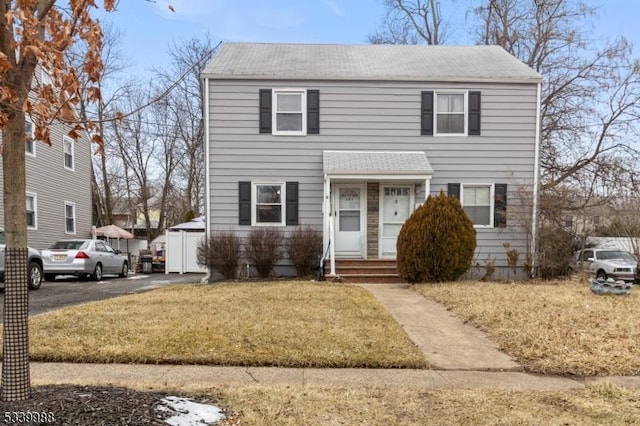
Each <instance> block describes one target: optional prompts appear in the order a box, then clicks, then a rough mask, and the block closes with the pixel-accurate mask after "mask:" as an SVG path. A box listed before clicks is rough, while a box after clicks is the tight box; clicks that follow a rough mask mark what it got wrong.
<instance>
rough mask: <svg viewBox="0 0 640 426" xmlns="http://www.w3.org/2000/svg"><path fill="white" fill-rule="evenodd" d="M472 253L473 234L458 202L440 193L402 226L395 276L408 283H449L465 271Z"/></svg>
mask: <svg viewBox="0 0 640 426" xmlns="http://www.w3.org/2000/svg"><path fill="white" fill-rule="evenodd" d="M475 249H476V231H475V229H474V228H473V223H472V222H471V219H469V217H468V216H467V214H466V213H465V212H464V210H463V209H462V205H460V201H458V199H456V198H454V197H449V196H447V195H445V194H444V193H442V192H440V194H439V195H438V196H436V197H434V196H429V198H427V201H425V203H424V204H423V205H422V206H420V207H419V208H418V209H416V211H414V212H413V214H412V215H411V216H410V217H409V219H407V221H406V222H405V223H404V225H403V226H402V229H401V230H400V235H399V236H398V243H397V261H398V273H399V274H400V276H401V277H402V278H403V279H404V280H406V281H409V282H411V283H416V282H443V281H453V280H456V279H458V278H459V277H460V276H461V275H462V274H464V273H465V272H466V271H467V270H469V268H470V267H471V262H472V260H473V253H474V251H475Z"/></svg>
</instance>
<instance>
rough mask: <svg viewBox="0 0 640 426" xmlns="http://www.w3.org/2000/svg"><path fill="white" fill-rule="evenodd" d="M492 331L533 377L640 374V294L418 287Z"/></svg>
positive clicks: (471, 285)
mask: <svg viewBox="0 0 640 426" xmlns="http://www.w3.org/2000/svg"><path fill="white" fill-rule="evenodd" d="M414 288H415V290H416V291H418V292H420V293H421V294H423V295H425V296H426V297H428V298H431V299H433V300H436V301H438V302H441V303H443V304H445V305H446V306H447V307H449V308H450V309H451V310H452V311H453V312H454V313H455V314H456V315H457V316H459V317H460V318H462V319H463V320H464V321H466V322H469V323H471V324H473V325H475V326H477V327H479V328H480V329H482V330H484V331H486V332H487V333H488V334H489V335H491V336H492V337H493V339H494V340H495V341H496V342H497V344H498V346H499V348H500V349H502V350H504V351H505V352H507V353H509V354H510V355H511V356H513V357H515V358H516V359H517V360H518V361H519V362H520V363H522V364H523V365H524V366H525V367H526V368H527V369H528V370H530V371H533V372H539V373H545V374H563V375H564V374H567V375H579V376H590V375H638V374H640V290H639V289H637V288H634V289H633V290H632V292H631V295H629V296H611V295H601V296H599V295H595V294H593V293H592V292H591V290H590V289H589V286H588V284H587V282H586V281H584V280H572V281H556V282H538V283H517V284H504V283H487V282H456V283H445V284H438V285H432V284H421V285H417V286H415V287H414Z"/></svg>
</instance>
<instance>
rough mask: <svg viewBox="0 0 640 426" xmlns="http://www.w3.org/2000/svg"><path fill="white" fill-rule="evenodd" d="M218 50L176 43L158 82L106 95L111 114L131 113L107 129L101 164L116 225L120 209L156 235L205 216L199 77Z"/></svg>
mask: <svg viewBox="0 0 640 426" xmlns="http://www.w3.org/2000/svg"><path fill="white" fill-rule="evenodd" d="M216 48H217V46H214V45H213V44H212V43H211V41H210V40H209V39H208V38H205V39H204V40H197V39H193V40H189V41H188V42H186V43H184V44H181V45H173V46H172V47H171V48H170V56H171V58H172V62H171V65H170V66H168V67H167V68H165V69H163V70H157V71H155V77H154V78H153V79H152V81H151V82H149V81H127V82H125V83H124V84H123V85H121V86H119V87H117V88H116V89H115V90H112V91H109V94H105V95H104V98H105V99H109V101H105V103H104V109H103V110H102V114H103V115H106V116H111V117H113V116H117V115H118V114H119V111H129V112H128V113H127V114H124V115H120V118H119V120H116V121H113V122H110V123H105V125H104V126H103V127H102V129H103V130H104V140H105V143H104V153H105V154H106V155H104V156H101V157H99V160H100V161H99V163H98V162H97V161H96V162H94V180H95V184H96V185H95V191H94V192H95V194H96V196H95V197H94V203H95V207H96V212H95V215H96V217H98V218H102V220H105V221H106V220H108V221H109V222H108V223H112V221H113V218H114V217H115V213H121V214H122V213H125V214H126V215H127V217H129V218H130V222H129V223H128V225H127V226H132V227H133V226H134V225H137V226H136V227H138V228H139V229H140V227H141V228H142V230H143V232H144V235H145V237H146V238H147V239H149V240H152V239H154V238H155V237H156V236H157V235H159V233H161V232H163V231H164V228H165V227H166V226H167V224H175V223H180V222H183V221H186V220H185V218H188V217H194V216H197V215H200V214H202V212H203V207H204V206H203V196H204V184H205V182H204V180H205V170H204V168H205V167H204V165H205V161H204V127H203V126H204V120H203V115H202V107H201V105H202V88H201V81H200V78H199V75H200V71H201V70H202V69H203V68H204V66H205V64H206V63H207V61H208V60H209V59H210V58H211V56H212V54H213V52H214V51H215V49H216ZM111 83H112V85H114V84H113V82H111ZM93 116H96V114H95V113H94V115H93ZM139 221H140V222H139ZM108 223H103V224H108Z"/></svg>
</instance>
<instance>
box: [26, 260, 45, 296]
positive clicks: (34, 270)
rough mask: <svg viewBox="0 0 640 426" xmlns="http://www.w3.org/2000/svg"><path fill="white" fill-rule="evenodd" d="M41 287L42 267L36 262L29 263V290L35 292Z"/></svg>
mask: <svg viewBox="0 0 640 426" xmlns="http://www.w3.org/2000/svg"><path fill="white" fill-rule="evenodd" d="M41 285H42V267H41V266H40V265H39V264H38V263H37V262H29V288H30V289H31V290H37V289H39V288H40V286H41Z"/></svg>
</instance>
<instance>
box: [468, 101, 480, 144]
mask: <svg viewBox="0 0 640 426" xmlns="http://www.w3.org/2000/svg"><path fill="white" fill-rule="evenodd" d="M468 131H469V135H472V136H473V135H476V136H477V135H480V92H469V129H468Z"/></svg>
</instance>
